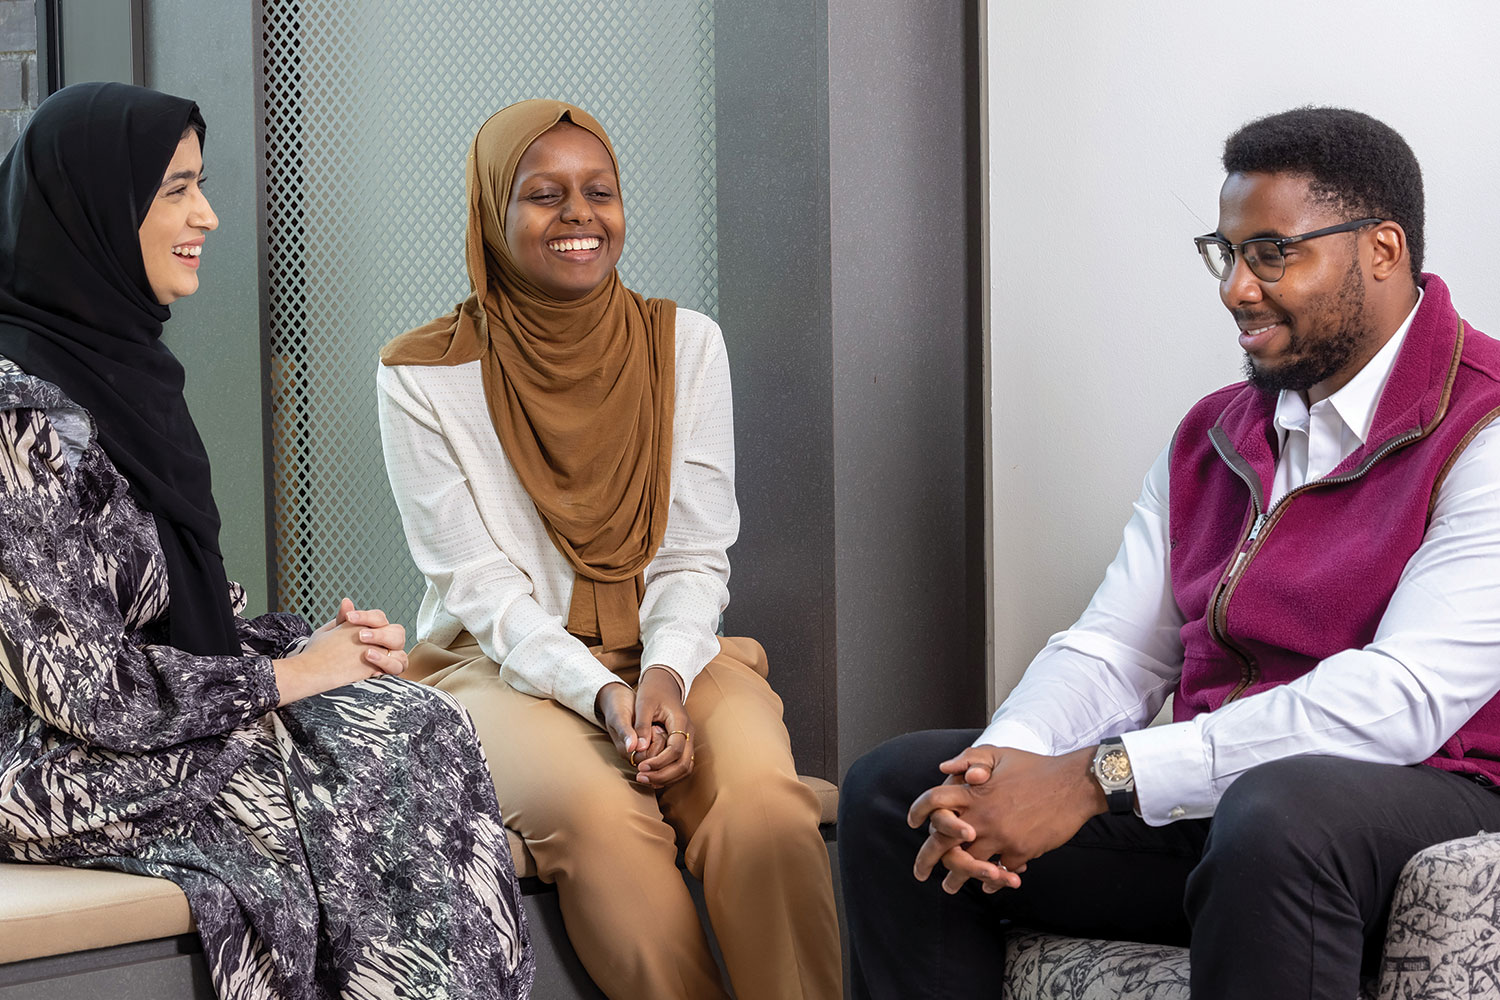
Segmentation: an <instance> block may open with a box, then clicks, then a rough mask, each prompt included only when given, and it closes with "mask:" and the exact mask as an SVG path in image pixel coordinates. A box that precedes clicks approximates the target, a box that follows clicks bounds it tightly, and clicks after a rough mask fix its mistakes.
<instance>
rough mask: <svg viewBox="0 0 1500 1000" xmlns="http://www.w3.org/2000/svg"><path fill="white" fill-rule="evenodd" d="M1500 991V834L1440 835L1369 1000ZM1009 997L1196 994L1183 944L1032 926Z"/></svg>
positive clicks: (1453, 997)
mask: <svg viewBox="0 0 1500 1000" xmlns="http://www.w3.org/2000/svg"><path fill="white" fill-rule="evenodd" d="M1480 997H1485V998H1496V997H1500V834H1480V835H1479V836H1477V837H1466V838H1464V839H1462V840H1453V841H1449V842H1448V843H1446V844H1439V845H1437V846H1436V847H1431V848H1429V849H1427V850H1425V851H1423V852H1421V853H1420V854H1418V855H1416V856H1415V857H1414V858H1412V859H1411V860H1410V861H1409V862H1407V864H1406V868H1405V870H1404V871H1403V872H1402V873H1401V881H1400V882H1399V883H1398V884H1397V887H1396V895H1395V898H1394V899H1393V900H1392V903H1391V919H1390V924H1389V926H1388V928H1387V931H1386V938H1385V953H1384V955H1382V957H1381V966H1380V975H1379V977H1378V978H1377V979H1376V980H1374V981H1371V982H1367V983H1365V984H1364V989H1363V990H1361V991H1360V1000H1478V998H1480ZM1001 998H1002V1000H1117V998H1123V1000H1189V997H1188V953H1187V951H1186V950H1185V949H1183V948H1171V947H1164V946H1161V945H1149V944H1134V943H1131V942H1127V941H1090V940H1081V939H1078V938H1066V937H1061V936H1059V935H1056V934H1037V933H1034V932H1031V931H1022V930H1017V931H1014V932H1012V934H1011V935H1010V937H1009V939H1008V940H1007V942H1006V974H1005V984H1004V986H1003V988H1002V990H1001Z"/></svg>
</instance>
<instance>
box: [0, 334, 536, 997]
mask: <svg viewBox="0 0 1500 1000" xmlns="http://www.w3.org/2000/svg"><path fill="white" fill-rule="evenodd" d="M234 589H235V591H236V593H235V594H234V597H235V601H236V605H235V606H236V611H237V612H238V611H239V610H242V609H243V606H244V597H243V593H242V592H240V591H239V590H238V588H237V587H236V588H234ZM167 610H168V594H167V576H166V571H165V565H164V563H163V560H162V555H161V549H160V546H159V545H158V543H157V537H156V528H155V523H154V521H153V519H152V517H151V516H150V515H149V514H146V513H144V512H143V511H142V510H141V509H140V508H139V507H137V506H136V504H135V503H134V502H133V501H132V500H131V498H130V496H129V493H128V486H127V484H126V482H125V480H124V479H123V478H122V477H121V476H120V475H119V473H118V472H117V471H116V470H115V468H114V466H113V465H111V463H110V461H109V459H108V458H107V457H106V456H105V455H104V452H103V451H102V450H101V449H100V448H99V447H98V445H97V444H95V443H94V441H93V436H92V422H91V419H90V418H89V416H88V414H86V413H85V412H84V411H83V410H82V409H81V408H79V407H78V406H77V404H75V403H73V402H72V401H71V400H69V399H68V398H67V397H66V396H65V395H63V393H62V392H61V390H59V389H58V388H56V387H55V386H53V385H51V384H50V383H47V382H43V381H40V380H38V379H35V378H32V377H30V376H28V375H25V374H24V373H22V372H20V371H19V369H17V368H16V367H15V366H14V365H12V364H10V363H9V362H6V361H3V360H0V680H3V684H4V686H3V687H0V859H4V860H15V861H23V862H47V863H57V864H67V865H75V866H79V867H102V868H113V869H119V870H122V871H127V872H134V873H138V874H143V875H155V876H159V877H162V878H167V879H170V880H172V881H173V882H175V883H177V884H178V885H179V886H181V887H182V889H183V891H184V892H185V893H186V894H187V897H188V900H189V902H190V904H191V907H192V911H193V915H194V917H195V918H196V920H197V924H198V932H199V935H200V936H201V938H202V940H203V948H204V953H205V956H206V958H207V961H208V965H209V968H210V969H211V970H212V973H213V977H214V984H215V987H216V989H217V991H218V993H219V996H221V997H224V998H272V997H276V998H283V997H284V998H324V997H359V998H364V997H370V998H374V997H483V998H505V1000H510V998H519V997H524V996H526V995H527V994H528V993H529V991H530V986H531V978H532V971H533V959H532V954H531V949H530V946H529V943H528V940H527V937H526V929H525V924H524V917H523V914H522V910H521V901H520V895H519V892H518V889H517V886H516V879H515V874H514V870H513V869H512V867H511V861H510V855H509V851H508V849H507V847H506V843H505V834H504V830H503V829H502V827H501V823H500V818H499V817H500V811H499V809H498V807H497V806H496V803H495V798H494V791H493V786H492V784H491V782H490V778H489V774H488V772H487V770H486V767H485V763H484V757H483V754H482V751H481V750H480V749H479V744H478V742H477V740H476V738H475V736H474V732H473V728H472V726H471V724H470V722H469V720H468V717H467V716H466V715H465V714H464V712H463V710H462V709H461V708H459V706H458V704H457V703H456V702H454V701H453V700H452V699H451V698H449V697H448V696H447V695H445V694H443V693H442V692H440V691H437V690H435V689H432V688H427V687H423V686H420V685H417V684H412V683H408V682H406V681H403V680H400V679H398V678H394V677H383V678H380V679H377V680H371V681H364V682H361V683H358V684H353V685H349V686H347V687H343V688H339V689H337V690H335V691H332V692H329V693H327V694H323V695H320V696H317V697H313V698H307V699H304V700H302V701H299V702H296V703H293V704H292V705H290V706H288V707H286V708H284V709H280V710H274V711H273V709H275V707H276V702H277V700H278V694H277V690H276V685H275V678H274V673H273V671H272V666H271V658H272V657H280V656H285V655H288V653H290V652H291V651H293V650H295V649H296V648H298V647H299V645H300V643H301V642H302V641H303V640H304V639H305V637H306V636H307V634H308V632H309V629H308V626H307V623H306V622H304V621H303V620H302V619H300V618H297V617H295V616H292V615H285V614H270V615H263V616H261V617H259V618H255V619H253V620H245V619H244V618H239V619H238V629H239V637H240V643H241V646H242V648H243V650H244V653H245V655H243V656H238V657H236V656H193V655H190V654H187V653H184V652H182V651H180V650H177V649H173V648H171V647H168V646H165V645H161V644H160V642H161V640H162V639H163V638H164V637H165V635H166V630H165V615H166V612H167Z"/></svg>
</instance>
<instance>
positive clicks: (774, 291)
mask: <svg viewBox="0 0 1500 1000" xmlns="http://www.w3.org/2000/svg"><path fill="white" fill-rule="evenodd" d="M826 25H827V21H826V12H825V9H824V6H823V4H821V3H813V4H809V3H805V2H793V0H764V2H760V3H753V4H747V3H719V4H717V5H716V6H715V8H714V29H715V37H714V41H715V69H716V74H715V101H716V111H717V124H718V172H719V177H718V184H719V194H718V205H719V322H720V325H721V326H722V327H723V328H724V336H725V340H726V342H727V344H728V347H729V362H730V367H731V370H732V372H733V378H734V410H735V449H736V466H737V470H736V471H737V476H736V483H737V488H738V495H739V502H740V510H741V515H742V521H743V524H742V528H741V531H740V541H739V544H738V545H736V546H735V547H734V548H733V549H732V550H731V552H730V558H731V560H732V562H733V566H734V570H733V577H732V578H731V580H730V584H729V587H730V593H731V594H732V595H733V596H732V597H731V600H730V604H729V610H728V611H727V612H726V614H725V621H724V629H725V632H726V633H729V634H745V635H751V636H754V637H755V638H757V639H759V640H760V641H761V643H762V644H764V645H765V647H766V652H767V653H768V655H769V657H770V662H771V682H772V683H773V684H774V685H775V687H776V690H777V691H778V693H780V695H781V697H782V700H783V702H784V703H785V705H786V721H787V728H788V730H790V732H791V735H792V749H793V753H794V754H795V755H796V758H797V765H798V769H799V770H801V771H802V772H803V773H805V774H816V775H820V776H822V777H826V778H834V777H836V771H837V754H836V745H835V744H834V742H833V740H834V736H835V733H836V731H837V725H836V720H835V718H834V712H835V710H836V698H835V686H834V685H835V681H836V678H835V674H834V663H835V650H834V641H833V637H834V633H833V614H834V576H833V570H834V566H833V546H834V522H833V427H832V415H833V399H832V377H833V368H832V360H833V359H832V352H831V342H830V323H831V316H832V312H831V302H830V299H829V280H830V262H829V254H828V247H829V243H828V116H827V88H828V64H827V55H828V49H827V33H826Z"/></svg>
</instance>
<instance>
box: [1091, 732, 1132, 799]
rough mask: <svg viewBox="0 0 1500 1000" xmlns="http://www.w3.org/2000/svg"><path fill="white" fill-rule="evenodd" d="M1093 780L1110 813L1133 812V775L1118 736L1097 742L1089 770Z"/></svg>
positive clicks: (1123, 746)
mask: <svg viewBox="0 0 1500 1000" xmlns="http://www.w3.org/2000/svg"><path fill="white" fill-rule="evenodd" d="M1090 770H1091V771H1092V773H1093V775H1094V780H1095V781H1097V782H1099V787H1100V788H1102V789H1104V801H1105V802H1107V803H1109V811H1110V812H1112V813H1129V812H1135V774H1134V773H1132V772H1131V770H1130V755H1129V754H1128V753H1126V752H1125V741H1124V740H1122V739H1120V738H1119V737H1118V736H1111V737H1109V738H1108V739H1103V740H1100V741H1099V749H1098V750H1095V751H1094V763H1093V766H1092V767H1091V768H1090Z"/></svg>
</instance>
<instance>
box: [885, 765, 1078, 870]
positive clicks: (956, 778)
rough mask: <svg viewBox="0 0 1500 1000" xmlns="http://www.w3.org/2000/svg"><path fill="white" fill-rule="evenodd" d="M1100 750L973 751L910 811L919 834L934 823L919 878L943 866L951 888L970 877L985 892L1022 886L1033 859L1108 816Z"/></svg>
mask: <svg viewBox="0 0 1500 1000" xmlns="http://www.w3.org/2000/svg"><path fill="white" fill-rule="evenodd" d="M1094 749H1095V748H1093V747H1085V748H1082V749H1080V750H1075V751H1074V752H1072V753H1068V754H1063V755H1061V756H1058V757H1047V756H1043V755H1041V754H1034V753H1027V752H1025V751H1024V750H1012V749H1002V748H1000V747H992V746H977V747H969V748H968V749H966V750H965V751H964V752H963V753H960V754H959V755H958V756H956V757H954V758H952V759H951V760H945V761H943V763H941V764H939V765H938V770H940V771H942V772H943V773H944V774H946V775H948V780H947V781H945V782H944V783H943V784H941V785H938V786H936V787H934V788H929V789H928V790H927V791H925V792H923V793H922V794H921V795H920V796H918V797H917V800H916V801H915V802H913V803H912V805H911V809H910V810H908V812H907V814H906V822H907V823H908V824H909V825H910V826H911V828H912V829H914V830H915V829H918V828H920V827H921V826H922V824H923V823H926V824H927V840H926V842H925V843H923V844H922V847H921V849H920V850H918V851H917V860H916V865H915V866H914V868H913V874H915V875H916V877H917V879H918V881H922V882H925V881H927V878H928V876H930V875H931V874H932V871H933V869H934V868H935V867H936V866H937V865H938V863H939V862H941V863H942V865H943V866H944V867H945V868H947V869H948V874H947V875H945V876H944V877H943V890H944V891H945V892H948V893H956V892H958V891H959V889H961V888H963V885H964V883H965V882H967V881H968V880H969V879H971V878H972V879H977V880H978V881H979V882H980V884H981V885H982V887H983V888H984V891H985V892H997V891H999V890H1000V889H1003V888H1010V889H1018V888H1020V886H1021V874H1022V873H1023V872H1025V871H1026V864H1027V862H1029V861H1031V860H1032V859H1033V858H1036V857H1038V856H1039V855H1042V854H1045V853H1046V852H1047V851H1050V850H1052V849H1053V848H1055V847H1060V846H1062V845H1063V844H1065V843H1067V842H1068V841H1069V840H1071V839H1072V838H1073V835H1074V834H1076V833H1077V832H1078V830H1079V828H1080V827H1082V826H1083V824H1084V823H1086V822H1087V821H1088V820H1089V819H1090V818H1092V817H1093V816H1096V815H1098V814H1099V813H1102V812H1106V811H1107V808H1108V807H1107V804H1106V802H1105V799H1104V791H1103V790H1102V789H1101V788H1100V787H1099V785H1098V783H1097V782H1095V781H1094V779H1093V777H1092V776H1091V774H1090V764H1091V763H1092V761H1093V758H1094Z"/></svg>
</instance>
